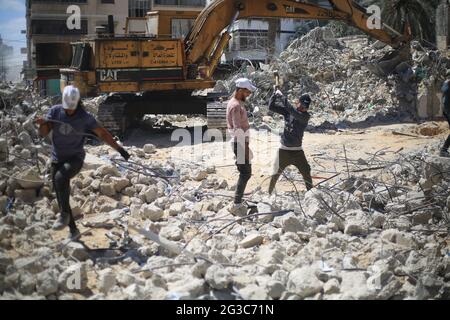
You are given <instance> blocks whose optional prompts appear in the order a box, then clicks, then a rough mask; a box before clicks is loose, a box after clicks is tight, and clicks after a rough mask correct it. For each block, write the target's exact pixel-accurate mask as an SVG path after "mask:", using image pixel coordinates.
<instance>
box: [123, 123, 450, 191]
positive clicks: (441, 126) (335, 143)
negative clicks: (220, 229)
mask: <svg viewBox="0 0 450 320" xmlns="http://www.w3.org/2000/svg"><path fill="white" fill-rule="evenodd" d="M188 130H189V133H190V134H191V135H192V136H195V135H197V136H199V137H201V134H202V132H201V127H188ZM399 133H401V134H399ZM448 133H449V129H448V124H447V123H446V122H426V123H423V124H420V125H417V124H393V125H385V126H374V127H370V128H368V129H365V130H361V129H357V130H348V131H342V132H335V133H330V134H326V133H309V132H306V133H305V136H304V140H303V145H304V150H305V154H306V156H307V158H308V160H309V163H310V165H311V167H312V175H313V176H315V177H317V178H318V179H315V183H317V182H320V181H322V180H323V179H322V178H328V177H330V176H332V175H333V174H332V173H333V172H336V171H338V172H339V170H343V169H345V168H343V167H342V166H340V165H336V163H334V161H333V160H332V158H334V157H336V156H338V157H344V155H345V153H344V146H345V151H346V153H347V157H348V158H349V159H353V160H357V159H359V158H361V159H367V158H369V157H370V156H371V155H373V154H374V153H376V152H379V151H384V152H385V154H384V155H383V157H384V158H385V159H386V160H389V159H392V158H393V157H395V156H396V154H395V153H399V152H405V153H407V152H410V151H414V150H415V149H419V148H421V147H423V146H425V145H427V144H430V143H435V142H437V141H441V142H442V143H443V141H444V139H445V138H446V137H447V134H448ZM174 134H175V136H176V135H177V134H178V133H174V132H173V131H172V132H154V131H143V130H136V132H133V133H132V134H131V135H130V137H129V138H128V139H127V140H125V141H124V144H125V145H126V146H133V145H134V146H143V145H145V144H147V143H151V144H154V145H156V146H157V148H158V151H157V153H156V154H155V155H154V157H153V158H154V159H158V160H163V161H165V160H167V159H172V160H173V161H174V162H179V161H185V162H188V163H189V164H191V165H192V168H195V167H196V166H204V167H207V166H215V167H216V172H217V176H218V177H220V178H224V179H226V180H227V182H228V184H229V185H234V184H235V183H236V180H237V175H238V172H237V170H236V167H235V165H234V161H235V160H234V154H233V153H232V150H231V147H230V143H229V142H212V143H203V144H200V143H197V144H194V145H188V146H184V145H179V143H178V142H177V141H171V138H172V135H174ZM423 134H427V135H423ZM279 144H280V143H279V136H277V135H275V134H273V133H267V132H258V131H255V130H252V132H251V146H250V147H251V149H252V151H253V153H254V159H253V163H252V164H253V176H252V179H251V180H250V181H249V185H248V188H247V191H248V192H249V191H251V190H254V189H255V188H256V187H258V186H262V188H267V187H268V178H269V177H270V175H271V173H272V172H273V161H274V159H275V156H276V153H277V150H278V147H279ZM326 158H330V159H326ZM335 166H336V167H335ZM289 170H292V168H289ZM299 177H300V176H299ZM298 187H299V189H300V190H302V189H304V186H303V185H302V184H299V186H298ZM286 188H288V189H289V190H290V189H291V188H292V186H291V185H290V183H288V182H283V181H280V183H279V184H278V185H277V190H284V189H286Z"/></svg>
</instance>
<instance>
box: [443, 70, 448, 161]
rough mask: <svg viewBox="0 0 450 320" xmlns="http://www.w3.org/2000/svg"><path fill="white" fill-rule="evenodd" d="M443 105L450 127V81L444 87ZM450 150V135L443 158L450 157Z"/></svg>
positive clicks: (444, 146)
mask: <svg viewBox="0 0 450 320" xmlns="http://www.w3.org/2000/svg"><path fill="white" fill-rule="evenodd" d="M447 75H448V76H450V72H447ZM442 103H443V104H444V109H443V112H444V117H445V118H446V119H447V121H448V124H449V125H450V79H447V80H446V81H445V82H444V85H443V86H442ZM449 148H450V135H449V136H448V137H447V140H446V141H445V143H444V145H443V146H442V148H441V157H446V158H449V157H450V153H449V152H448V149H449Z"/></svg>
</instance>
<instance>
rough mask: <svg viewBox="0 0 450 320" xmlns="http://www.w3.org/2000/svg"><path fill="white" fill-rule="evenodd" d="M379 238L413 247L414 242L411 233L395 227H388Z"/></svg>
mask: <svg viewBox="0 0 450 320" xmlns="http://www.w3.org/2000/svg"><path fill="white" fill-rule="evenodd" d="M381 239H383V240H385V241H388V242H391V243H395V244H397V245H400V246H403V247H406V248H415V247H416V243H415V241H414V239H413V238H412V236H411V235H408V234H406V233H404V232H402V231H399V230H397V229H388V230H385V231H383V232H382V233H381Z"/></svg>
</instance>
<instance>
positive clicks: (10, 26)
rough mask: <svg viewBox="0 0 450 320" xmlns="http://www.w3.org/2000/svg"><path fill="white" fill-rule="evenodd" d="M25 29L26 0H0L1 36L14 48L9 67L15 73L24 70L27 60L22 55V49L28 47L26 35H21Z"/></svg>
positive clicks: (4, 41)
mask: <svg viewBox="0 0 450 320" xmlns="http://www.w3.org/2000/svg"><path fill="white" fill-rule="evenodd" d="M25 29H26V19H25V0H0V35H1V37H2V39H3V43H5V44H7V45H9V46H12V47H13V48H14V55H13V57H12V58H10V59H8V65H9V66H10V67H11V69H13V70H14V71H15V72H17V70H20V69H21V68H22V64H23V62H22V61H24V60H26V55H21V54H20V48H25V47H26V46H27V43H26V35H25V34H21V33H20V31H21V30H25ZM16 76H17V75H14V78H15V77H16Z"/></svg>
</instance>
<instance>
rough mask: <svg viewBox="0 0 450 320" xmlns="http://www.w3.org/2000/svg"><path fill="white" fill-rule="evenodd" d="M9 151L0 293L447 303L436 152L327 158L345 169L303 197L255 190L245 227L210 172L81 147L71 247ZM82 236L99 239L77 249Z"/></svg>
mask: <svg viewBox="0 0 450 320" xmlns="http://www.w3.org/2000/svg"><path fill="white" fill-rule="evenodd" d="M15 143H16V144H15V145H8V147H9V149H10V150H14V152H12V153H10V154H9V156H8V157H9V158H8V159H6V162H2V163H3V164H4V165H3V164H2V170H1V173H2V177H1V178H0V194H1V195H0V208H1V210H2V213H3V217H2V218H0V294H1V298H2V299H23V298H25V299H448V298H449V297H450V286H449V283H450V282H449V279H450V257H449V252H450V243H449V242H448V228H449V226H450V224H449V219H450V215H449V211H450V197H449V196H448V190H449V188H450V175H449V174H448V173H449V172H450V167H449V163H448V161H447V160H446V159H444V158H438V157H435V156H432V154H433V153H434V152H435V150H434V149H436V148H437V146H431V147H429V148H428V149H426V150H420V151H417V152H416V153H414V154H399V156H398V159H397V160H396V161H386V160H384V157H383V155H384V154H385V152H386V151H380V152H377V153H376V154H375V155H373V156H371V157H369V158H367V159H351V158H347V157H345V158H344V157H340V158H337V159H334V161H336V163H341V164H343V163H346V167H347V170H343V171H342V172H341V173H340V175H339V176H337V177H336V178H335V179H334V180H332V181H328V182H325V183H323V184H321V185H319V186H318V187H317V188H315V189H313V190H311V191H309V192H307V193H305V194H300V195H299V194H297V193H296V192H295V191H292V192H286V193H281V194H278V195H273V196H271V197H268V195H267V193H266V192H263V191H262V190H260V189H256V190H255V191H254V192H252V194H250V195H248V198H249V202H250V203H254V204H255V206H256V209H255V210H254V211H253V212H252V213H251V214H250V216H249V217H247V218H246V219H238V218H236V217H234V216H232V215H230V214H229V213H228V211H227V209H226V205H227V204H228V203H229V201H230V199H232V197H231V195H232V192H231V191H232V190H233V186H229V185H228V183H227V181H226V180H223V179H220V178H218V177H217V175H216V169H215V168H214V167H206V166H204V165H201V164H194V163H189V162H188V161H186V160H184V159H179V160H177V159H172V160H170V161H164V162H160V161H158V160H154V159H153V158H154V155H155V152H157V150H156V149H155V146H153V145H145V146H144V147H143V148H137V147H131V148H129V150H130V153H131V155H132V161H131V162H129V163H125V162H123V161H121V160H120V159H118V158H117V155H116V154H115V153H114V152H113V151H112V150H111V149H110V148H107V147H106V146H97V147H93V146H90V147H88V152H89V153H88V157H87V159H86V163H85V167H84V169H83V171H82V172H81V173H80V174H79V175H78V176H77V177H75V178H74V179H73V180H72V198H71V202H72V203H71V205H72V208H73V213H74V214H75V215H76V216H77V217H79V218H80V220H79V221H78V222H77V224H78V225H79V226H80V227H81V232H82V233H83V237H82V240H81V242H75V241H72V242H70V241H68V240H64V239H63V240H60V241H55V238H54V237H55V235H54V231H52V230H51V225H52V223H53V221H54V219H55V217H56V213H57V212H58V208H57V202H56V199H55V198H54V195H53V194H52V193H51V192H50V188H51V183H50V181H49V177H48V171H46V169H45V165H43V166H41V167H40V168H39V169H36V167H35V166H33V165H31V164H28V167H27V166H26V165H25V164H24V166H21V167H18V166H17V165H16V158H13V157H14V156H15V155H16V153H17V152H19V149H20V150H21V151H20V152H24V151H23V150H29V149H27V148H29V146H28V147H27V146H26V145H24V144H23V142H22V141H19V140H18V141H16V142H15ZM433 148H434V149H433ZM42 153H43V157H44V159H45V151H43V152H42ZM11 159H14V161H11ZM28 159H33V156H31V157H29V158H28ZM33 161H34V160H33ZM36 161H37V160H36ZM374 167H381V168H382V169H378V171H373V170H372V169H373V168H374ZM27 168H28V169H27ZM39 170H40V171H39ZM371 172H373V173H371ZM287 178H288V179H291V178H292V179H295V178H296V177H295V176H293V174H292V173H289V174H288V175H287ZM227 192H228V193H227ZM227 194H229V195H227ZM90 234H91V235H92V234H97V238H95V239H97V241H100V243H101V244H99V243H97V242H92V241H89V242H86V243H84V242H82V241H83V239H84V237H87V239H89V235H90ZM156 235H158V236H159V237H156ZM65 236H66V235H64V238H65ZM99 239H102V240H99ZM74 279H75V280H74Z"/></svg>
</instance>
